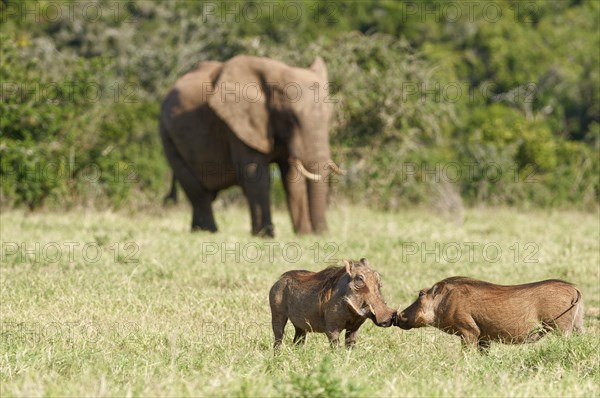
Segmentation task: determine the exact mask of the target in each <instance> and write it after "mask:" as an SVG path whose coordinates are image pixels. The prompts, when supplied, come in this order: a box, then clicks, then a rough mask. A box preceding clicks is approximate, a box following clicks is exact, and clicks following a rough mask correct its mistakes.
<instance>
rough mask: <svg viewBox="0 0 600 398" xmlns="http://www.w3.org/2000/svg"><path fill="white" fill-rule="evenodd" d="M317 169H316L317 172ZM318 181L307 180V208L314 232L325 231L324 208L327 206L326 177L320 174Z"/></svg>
mask: <svg viewBox="0 0 600 398" xmlns="http://www.w3.org/2000/svg"><path fill="white" fill-rule="evenodd" d="M318 171H319V170H316V172H317V173H318ZM322 177H324V178H320V179H319V180H318V181H315V180H308V181H307V187H308V209H309V212H310V223H311V224H312V228H313V232H314V233H317V234H318V233H322V232H325V231H327V219H326V217H325V210H326V207H327V190H328V188H329V187H328V178H327V177H326V176H322Z"/></svg>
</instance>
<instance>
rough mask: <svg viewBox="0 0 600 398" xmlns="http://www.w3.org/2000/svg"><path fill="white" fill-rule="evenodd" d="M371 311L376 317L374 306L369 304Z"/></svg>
mask: <svg viewBox="0 0 600 398" xmlns="http://www.w3.org/2000/svg"><path fill="white" fill-rule="evenodd" d="M369 309H370V310H371V314H373V315H375V311H374V310H373V306H372V305H371V304H369Z"/></svg>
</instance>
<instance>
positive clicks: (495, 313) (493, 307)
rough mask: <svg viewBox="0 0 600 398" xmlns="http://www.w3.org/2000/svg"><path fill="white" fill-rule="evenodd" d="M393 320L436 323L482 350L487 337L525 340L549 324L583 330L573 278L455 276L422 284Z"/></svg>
mask: <svg viewBox="0 0 600 398" xmlns="http://www.w3.org/2000/svg"><path fill="white" fill-rule="evenodd" d="M394 324H395V325H396V326H399V327H400V328H402V329H412V328H418V327H423V326H434V327H436V328H438V329H440V330H442V331H444V332H446V333H450V334H456V335H458V336H460V337H461V338H462V342H463V345H472V346H478V347H479V349H480V350H481V351H485V350H487V348H489V345H490V342H491V341H501V342H503V343H508V344H516V343H527V342H533V341H537V340H539V339H540V338H542V337H543V336H544V335H545V334H546V333H548V332H550V331H552V330H558V331H560V332H562V333H565V334H569V333H570V332H571V331H573V330H574V331H576V332H582V331H583V300H582V297H581V292H580V291H579V289H577V288H576V287H575V286H574V285H573V284H571V283H569V282H565V281H561V280H557V279H550V280H546V281H541V282H534V283H527V284H523V285H514V286H503V285H494V284H493V283H488V282H483V281H479V280H476V279H471V278H465V277H461V276H455V277H452V278H448V279H444V280H443V281H440V282H438V283H436V284H435V285H433V287H431V288H430V289H423V290H421V291H420V292H419V298H417V300H416V301H415V302H414V303H412V304H411V305H410V306H409V307H407V308H406V309H405V310H404V311H402V312H400V313H399V314H398V316H397V318H396V320H395V321H394Z"/></svg>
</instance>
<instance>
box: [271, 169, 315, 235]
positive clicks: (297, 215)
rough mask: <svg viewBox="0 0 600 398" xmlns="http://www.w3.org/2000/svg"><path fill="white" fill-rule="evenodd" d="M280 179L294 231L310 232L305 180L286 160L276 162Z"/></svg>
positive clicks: (299, 232)
mask: <svg viewBox="0 0 600 398" xmlns="http://www.w3.org/2000/svg"><path fill="white" fill-rule="evenodd" d="M278 165H279V170H281V180H282V182H283V187H284V189H285V193H286V196H287V204H288V210H289V212H290V216H291V218H292V225H293V226H294V232H296V233H298V234H309V233H311V232H312V226H311V223H310V213H309V211H308V196H307V190H306V181H305V179H304V177H303V176H302V175H300V173H299V172H298V170H297V169H296V168H293V167H290V164H289V163H288V161H287V160H282V161H280V162H278Z"/></svg>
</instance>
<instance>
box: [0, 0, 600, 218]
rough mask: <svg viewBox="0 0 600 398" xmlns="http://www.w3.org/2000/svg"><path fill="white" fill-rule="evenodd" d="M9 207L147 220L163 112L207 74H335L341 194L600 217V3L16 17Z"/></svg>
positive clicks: (116, 5) (5, 131)
mask: <svg viewBox="0 0 600 398" xmlns="http://www.w3.org/2000/svg"><path fill="white" fill-rule="evenodd" d="M0 7H1V10H0V11H1V18H2V26H1V31H0V43H1V47H2V48H1V61H0V62H1V63H0V82H1V84H2V90H1V91H0V97H1V98H2V101H1V102H0V114H1V120H0V136H1V140H2V142H1V144H0V156H1V159H0V167H1V170H0V173H1V177H2V188H1V198H2V203H3V205H5V206H6V205H8V206H19V205H27V206H29V207H31V208H35V207H38V206H41V205H46V206H69V205H74V204H93V205H96V206H107V205H108V206H121V205H125V204H126V205H131V204H135V205H136V206H145V205H148V204H152V203H158V202H159V200H158V195H159V194H162V193H164V192H165V191H166V189H167V186H168V184H167V180H168V175H169V172H168V167H167V164H166V161H165V160H164V157H163V154H162V148H161V146H160V141H159V137H158V133H157V127H156V126H157V114H158V108H159V103H160V100H161V98H162V96H163V95H164V93H165V90H166V89H167V88H168V87H169V85H171V84H172V83H173V82H174V81H175V79H176V78H177V77H178V76H180V75H181V74H182V73H184V72H185V71H187V70H189V69H190V68H191V67H193V66H194V65H195V64H196V63H197V62H199V61H203V60H208V59H218V60H225V59H228V58H229V57H231V56H233V55H236V54H240V53H248V54H254V55H261V56H269V57H273V58H277V59H280V60H283V61H285V62H288V63H290V64H294V65H301V66H307V65H309V64H310V62H311V61H312V59H313V58H314V57H315V56H316V55H321V56H322V57H323V58H324V59H325V60H326V62H327V64H328V67H329V76H330V80H331V83H332V88H333V92H334V94H335V95H334V98H335V100H336V101H337V104H336V106H335V108H336V113H335V118H334V124H333V128H332V132H331V136H332V145H333V153H334V158H335V159H336V160H337V161H338V162H339V163H341V164H342V166H343V167H345V168H347V169H348V170H349V173H348V175H347V176H346V177H344V178H343V179H341V180H340V181H339V183H338V184H336V189H335V190H334V191H335V194H336V195H338V196H346V197H350V198H351V199H353V200H355V201H361V200H364V199H365V198H368V203H369V204H370V205H374V206H377V207H379V208H384V209H390V208H395V207H398V206H404V205H406V204H408V203H428V204H432V203H433V204H435V205H438V204H440V203H441V204H442V205H444V206H446V207H453V206H455V205H456V206H461V205H462V203H463V200H465V201H467V202H468V203H475V202H485V203H490V204H514V205H519V206H523V205H525V206H527V205H536V206H537V205H543V206H563V205H566V204H577V205H580V206H585V207H588V206H595V205H596V204H597V203H598V197H599V192H600V187H599V182H598V173H599V172H598V169H599V160H598V150H599V148H600V99H599V98H598V97H599V89H600V77H599V70H600V68H599V66H600V62H599V57H600V55H599V54H600V51H599V49H600V34H599V13H600V3H599V2H596V1H578V0H573V1H557V2H549V1H527V2H512V1H496V2H491V3H490V2H485V3H484V2H435V1H426V2H415V3H406V2H397V1H389V2H384V1H371V2H351V1H349V2H341V3H328V2H317V1H303V2H291V3H290V2H287V3H286V2H277V1H276V2H237V3H235V2H196V1H178V2H175V1H159V2H153V1H128V2H120V1H99V2H93V3H88V2H84V1H79V2H75V3H72V2H71V3H69V2H64V3H62V2H51V1H40V2H12V1H6V0H4V1H2V2H0Z"/></svg>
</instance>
